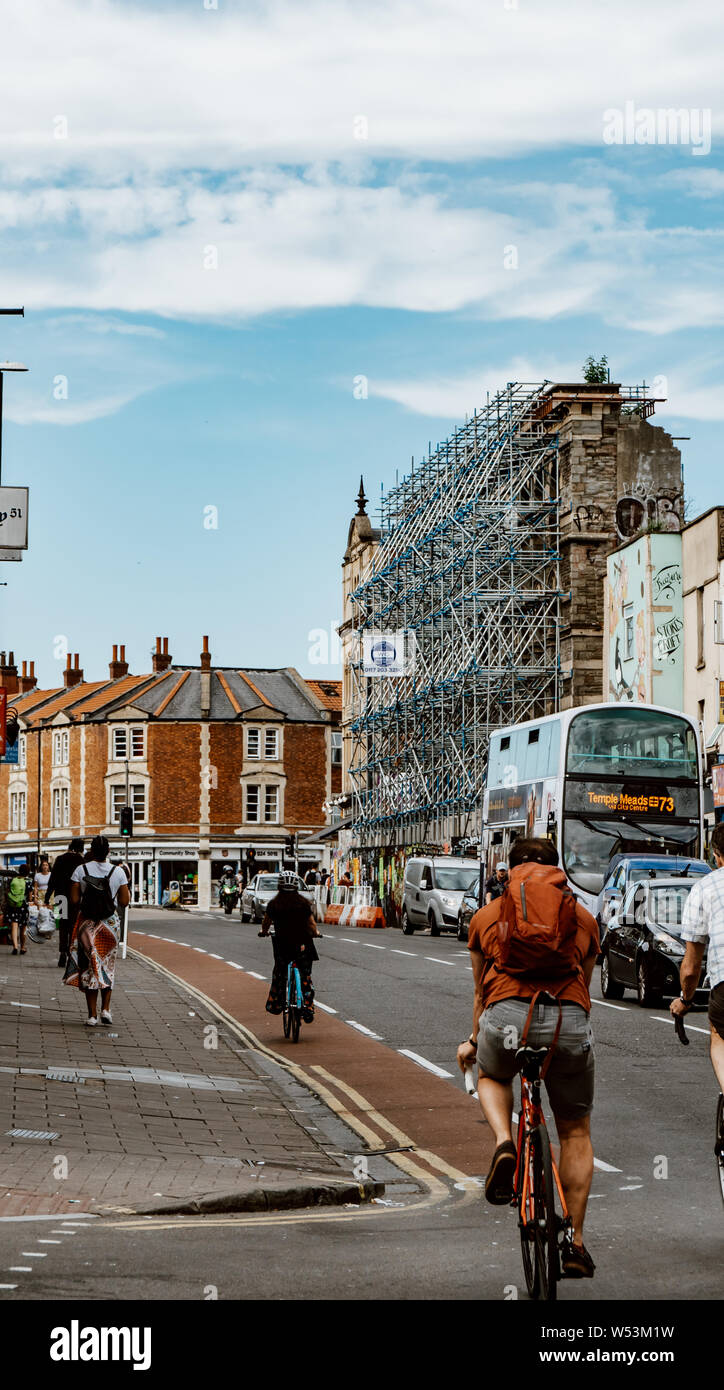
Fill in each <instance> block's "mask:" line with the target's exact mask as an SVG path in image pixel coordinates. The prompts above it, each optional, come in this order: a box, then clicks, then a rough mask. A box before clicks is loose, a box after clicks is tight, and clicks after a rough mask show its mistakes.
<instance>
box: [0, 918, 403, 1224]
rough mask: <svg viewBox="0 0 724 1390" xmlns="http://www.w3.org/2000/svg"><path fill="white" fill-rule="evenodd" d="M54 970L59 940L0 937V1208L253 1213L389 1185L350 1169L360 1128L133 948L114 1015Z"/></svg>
mask: <svg viewBox="0 0 724 1390" xmlns="http://www.w3.org/2000/svg"><path fill="white" fill-rule="evenodd" d="M196 959H198V957H196ZM61 980H62V971H61V970H60V969H58V966H57V953H56V950H55V943H54V942H51V943H47V944H34V943H32V942H30V943H29V945H28V953H27V955H25V956H12V955H11V952H10V950H9V948H8V947H5V946H3V947H0V1121H1V1123H0V1172H1V1173H2V1181H3V1186H2V1187H1V1188H0V1218H2V1217H4V1218H8V1217H11V1218H12V1217H24V1216H26V1217H38V1218H39V1217H42V1216H51V1215H55V1214H60V1213H67V1214H69V1215H72V1216H80V1215H83V1214H86V1213H93V1214H103V1215H109V1214H117V1215H120V1214H128V1213H151V1212H161V1213H163V1212H179V1213H180V1212H189V1211H192V1212H193V1211H199V1212H203V1211H244V1210H249V1211H259V1210H271V1209H282V1208H288V1207H296V1206H315V1205H319V1204H326V1203H331V1204H337V1203H359V1202H361V1201H365V1200H371V1199H372V1198H374V1197H380V1196H381V1195H382V1193H383V1192H384V1177H385V1176H386V1175H387V1174H386V1169H387V1168H388V1167H389V1165H387V1164H385V1163H384V1162H383V1161H382V1160H380V1161H379V1162H378V1163H377V1169H378V1171H377V1172H374V1171H371V1170H370V1165H369V1162H367V1161H365V1163H364V1164H363V1166H362V1168H360V1165H359V1163H358V1162H357V1164H356V1167H355V1162H356V1159H355V1155H356V1151H358V1150H359V1149H360V1148H361V1147H362V1149H363V1150H364V1145H361V1143H360V1139H359V1137H358V1136H357V1135H356V1134H353V1133H352V1132H351V1131H349V1130H348V1129H347V1127H346V1126H344V1124H342V1123H341V1122H340V1121H339V1119H338V1118H337V1117H336V1116H335V1115H334V1114H333V1113H332V1112H330V1111H329V1110H328V1109H327V1107H325V1106H324V1105H323V1104H322V1103H321V1102H320V1100H319V1099H318V1097H317V1096H315V1095H313V1094H311V1093H310V1092H309V1090H308V1089H307V1088H306V1087H305V1086H304V1085H303V1084H301V1083H300V1081H299V1080H298V1079H296V1078H295V1077H294V1076H293V1075H291V1074H290V1073H289V1072H287V1071H286V1070H285V1069H284V1068H283V1067H280V1066H279V1065H277V1064H275V1063H274V1060H273V1059H272V1058H270V1057H268V1056H266V1055H264V1054H262V1053H260V1052H259V1051H258V1050H256V1049H255V1046H254V1042H253V1040H251V1039H249V1038H246V1037H244V1036H243V1035H241V1034H240V1033H236V1032H231V1031H230V1030H229V1029H228V1028H226V1027H225V1026H224V1025H223V1024H221V1023H220V1020H219V1018H218V1017H217V1016H216V1014H215V1013H214V1012H213V1011H212V1010H210V1009H208V1008H206V1007H204V1005H203V1004H200V1003H199V1001H198V1000H197V999H195V998H193V997H192V996H191V995H189V994H188V993H187V991H186V990H185V989H184V988H183V987H182V986H181V985H180V983H179V982H178V981H176V980H174V979H172V978H171V976H170V975H168V974H162V973H160V972H159V971H158V970H157V969H155V968H154V967H153V966H152V965H151V964H149V963H147V962H146V961H144V960H143V959H142V958H141V957H140V956H137V955H135V954H131V955H129V958H128V959H127V960H126V961H120V960H119V962H118V965H117V970H116V988H115V990H114V994H113V1020H114V1021H113V1024H112V1025H111V1026H110V1027H105V1026H102V1025H99V1026H98V1027H97V1028H95V1029H89V1028H86V1027H85V1026H84V1024H83V1020H84V1018H85V1001H84V999H83V997H82V996H81V995H80V993H79V992H78V991H77V990H75V989H70V988H68V987H67V986H63V985H62V983H61ZM350 1151H352V1152H351V1153H350ZM373 1168H374V1164H373ZM389 1176H391V1177H392V1180H393V1181H399V1180H400V1174H399V1172H398V1170H396V1169H394V1170H392V1171H391V1174H389ZM404 1186H405V1188H406V1190H409V1189H410V1183H409V1182H408V1181H407V1180H406V1179H405V1184H404Z"/></svg>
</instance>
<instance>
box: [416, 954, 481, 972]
mask: <svg viewBox="0 0 724 1390" xmlns="http://www.w3.org/2000/svg"><path fill="white" fill-rule="evenodd" d="M425 960H431V961H434V963H435V965H453V964H454V962H453V961H451V960H440V958H439V956H425ZM470 968H471V969H472V966H471V967H470Z"/></svg>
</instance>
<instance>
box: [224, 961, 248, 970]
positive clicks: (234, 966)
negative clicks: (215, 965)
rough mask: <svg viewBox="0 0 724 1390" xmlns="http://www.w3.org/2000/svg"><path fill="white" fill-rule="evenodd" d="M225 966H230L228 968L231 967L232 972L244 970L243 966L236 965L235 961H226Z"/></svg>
mask: <svg viewBox="0 0 724 1390" xmlns="http://www.w3.org/2000/svg"><path fill="white" fill-rule="evenodd" d="M225 964H226V965H230V966H231V967H232V969H233V970H243V969H244V967H243V965H239V964H238V963H237V961H235V960H227V961H226V962H225Z"/></svg>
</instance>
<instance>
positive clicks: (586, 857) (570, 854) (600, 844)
mask: <svg viewBox="0 0 724 1390" xmlns="http://www.w3.org/2000/svg"><path fill="white" fill-rule="evenodd" d="M647 841H648V843H647ZM654 848H656V849H659V850H660V851H661V852H662V853H663V854H666V853H669V854H672V855H679V856H682V855H686V857H687V858H689V857H691V856H692V854H693V853H694V852H695V851H696V848H697V828H696V827H695V826H690V825H676V824H674V825H667V826H666V827H665V828H664V827H661V826H658V825H656V824H655V823H653V822H651V823H647V822H646V821H642V822H638V821H628V822H627V821H625V820H623V819H621V820H618V821H607V820H602V819H601V820H599V819H596V820H595V821H592V820H589V819H588V818H585V817H581V818H580V819H579V818H578V817H573V816H567V817H566V819H565V821H564V823H563V868H564V869H565V871H566V874H567V875H568V877H569V878H570V879H571V881H572V883H574V884H576V885H577V887H579V888H582V889H583V890H584V891H585V892H588V893H599V892H600V891H601V888H602V887H603V881H604V878H605V876H606V873H607V869H608V861H609V859H610V857H611V853H612V852H617V851H620V850H623V852H624V853H632V854H633V853H636V850H638V851H639V853H641V852H645V851H646V850H648V851H649V853H651V852H652V851H653V850H654ZM668 872H669V873H671V869H669V870H668ZM648 876H649V875H648V872H647V874H646V877H647V878H648Z"/></svg>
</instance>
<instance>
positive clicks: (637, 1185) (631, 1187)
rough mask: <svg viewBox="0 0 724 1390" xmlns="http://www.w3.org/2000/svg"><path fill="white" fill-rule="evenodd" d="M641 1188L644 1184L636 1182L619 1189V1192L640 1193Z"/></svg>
mask: <svg viewBox="0 0 724 1390" xmlns="http://www.w3.org/2000/svg"><path fill="white" fill-rule="evenodd" d="M640 1187H643V1183H642V1182H635V1183H630V1184H629V1185H628V1186H623V1187H619V1189H618V1190H619V1192H638V1190H639V1188H640Z"/></svg>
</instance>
